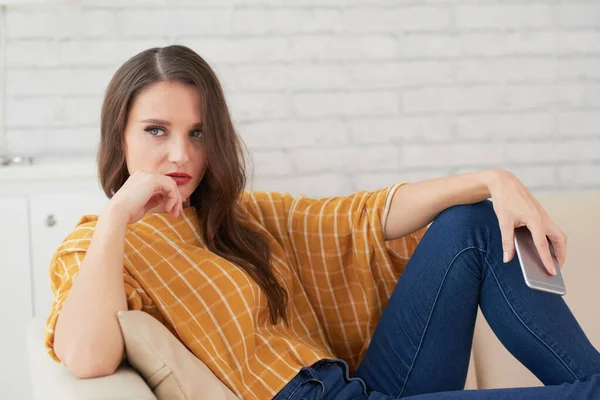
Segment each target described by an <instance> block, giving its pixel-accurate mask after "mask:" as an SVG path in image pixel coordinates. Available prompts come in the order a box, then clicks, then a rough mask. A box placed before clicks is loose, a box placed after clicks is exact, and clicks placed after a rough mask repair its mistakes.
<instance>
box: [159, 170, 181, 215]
mask: <svg viewBox="0 0 600 400" xmlns="http://www.w3.org/2000/svg"><path fill="white" fill-rule="evenodd" d="M159 179H160V180H161V189H162V191H163V192H164V193H165V194H166V195H167V198H168V200H167V201H165V208H166V211H167V212H170V213H172V214H174V213H176V212H177V204H178V203H179V197H180V194H179V190H177V184H176V183H175V181H174V180H173V179H172V178H169V177H167V176H164V175H160V176H159Z"/></svg>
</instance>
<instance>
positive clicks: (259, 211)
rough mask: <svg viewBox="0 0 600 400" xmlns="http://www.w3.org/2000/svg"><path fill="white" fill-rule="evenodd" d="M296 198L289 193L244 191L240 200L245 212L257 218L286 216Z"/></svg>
mask: <svg viewBox="0 0 600 400" xmlns="http://www.w3.org/2000/svg"><path fill="white" fill-rule="evenodd" d="M293 202H294V197H293V196H292V195H291V194H290V193H287V192H276V191H266V190H244V192H243V193H242V195H241V198H240V207H241V209H242V211H243V212H245V213H246V214H249V215H253V216H255V217H258V216H269V215H270V216H274V215H279V214H285V212H286V210H288V209H289V207H290V205H291V204H292V203H293Z"/></svg>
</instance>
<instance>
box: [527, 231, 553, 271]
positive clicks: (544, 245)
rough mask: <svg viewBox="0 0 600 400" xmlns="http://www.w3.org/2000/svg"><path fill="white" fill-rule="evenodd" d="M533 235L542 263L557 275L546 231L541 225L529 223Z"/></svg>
mask: <svg viewBox="0 0 600 400" xmlns="http://www.w3.org/2000/svg"><path fill="white" fill-rule="evenodd" d="M527 227H528V228H529V231H530V232H531V235H532V237H533V242H534V243H535V247H536V248H537V251H538V254H539V256H540V258H541V259H542V263H543V264H544V267H545V268H546V270H548V272H549V273H550V274H552V275H556V268H555V267H554V262H553V261H552V257H551V256H550V246H549V245H548V238H547V237H546V233H545V232H544V230H543V229H542V227H541V224H540V225H534V226H530V225H527Z"/></svg>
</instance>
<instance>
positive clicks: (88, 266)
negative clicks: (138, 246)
mask: <svg viewBox="0 0 600 400" xmlns="http://www.w3.org/2000/svg"><path fill="white" fill-rule="evenodd" d="M128 218H129V216H128V215H127V214H125V213H122V212H118V211H117V210H116V209H114V208H112V207H110V206H108V207H107V208H106V209H105V210H104V212H103V213H102V214H101V215H100V217H99V219H98V222H97V224H96V230H95V232H94V235H93V237H92V240H91V243H90V245H89V248H88V251H87V253H86V254H85V258H84V260H83V262H82V264H81V268H80V270H79V272H78V273H77V276H76V278H77V279H74V281H73V286H72V288H71V290H70V291H69V294H68V296H67V298H66V300H65V302H64V305H63V307H62V309H61V311H60V314H59V317H58V320H57V322H56V328H55V333H54V352H55V354H56V355H57V357H58V358H59V359H60V360H61V361H62V362H63V363H64V364H65V365H66V366H67V367H68V368H69V370H70V371H71V373H72V374H73V375H74V376H76V377H78V378H93V377H99V376H105V375H110V374H112V373H113V372H115V370H116V369H117V367H118V366H119V364H120V363H121V361H122V359H123V354H124V344H123V337H122V334H121V329H120V327H119V323H118V321H117V316H116V315H117V311H119V310H127V301H126V297H125V288H124V282H123V259H124V242H125V232H126V229H127V219H128Z"/></svg>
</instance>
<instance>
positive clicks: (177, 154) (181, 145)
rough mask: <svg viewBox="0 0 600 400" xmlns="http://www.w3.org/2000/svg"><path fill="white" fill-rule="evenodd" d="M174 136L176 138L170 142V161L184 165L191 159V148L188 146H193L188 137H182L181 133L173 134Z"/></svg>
mask: <svg viewBox="0 0 600 400" xmlns="http://www.w3.org/2000/svg"><path fill="white" fill-rule="evenodd" d="M175 136H177V137H175ZM172 137H174V138H173V139H172V140H171V143H170V144H169V162H172V163H175V164H178V165H179V166H183V165H185V164H186V163H187V162H188V161H189V160H190V149H189V148H188V147H189V146H191V143H190V142H189V140H187V137H183V138H182V137H179V135H172Z"/></svg>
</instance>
